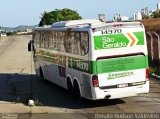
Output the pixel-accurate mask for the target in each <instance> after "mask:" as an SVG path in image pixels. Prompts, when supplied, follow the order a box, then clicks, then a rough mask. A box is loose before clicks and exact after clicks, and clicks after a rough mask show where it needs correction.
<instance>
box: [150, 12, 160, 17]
mask: <svg viewBox="0 0 160 119" xmlns="http://www.w3.org/2000/svg"><path fill="white" fill-rule="evenodd" d="M151 18H160V11H158V12H157V11H155V12H153V13H152V15H151Z"/></svg>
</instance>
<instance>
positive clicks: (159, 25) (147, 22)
mask: <svg viewBox="0 0 160 119" xmlns="http://www.w3.org/2000/svg"><path fill="white" fill-rule="evenodd" d="M141 22H142V23H143V24H144V26H145V28H146V30H150V31H152V30H153V31H160V18H157V19H144V20H142V21H141Z"/></svg>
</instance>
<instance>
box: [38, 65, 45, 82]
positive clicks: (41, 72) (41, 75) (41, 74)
mask: <svg viewBox="0 0 160 119" xmlns="http://www.w3.org/2000/svg"><path fill="white" fill-rule="evenodd" d="M39 74H40V77H41V79H42V80H43V82H45V83H46V80H45V79H44V75H43V70H42V67H39Z"/></svg>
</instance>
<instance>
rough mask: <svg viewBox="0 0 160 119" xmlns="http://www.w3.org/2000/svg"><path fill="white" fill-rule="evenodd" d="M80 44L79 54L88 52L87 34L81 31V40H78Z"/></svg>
mask: <svg viewBox="0 0 160 119" xmlns="http://www.w3.org/2000/svg"><path fill="white" fill-rule="evenodd" d="M80 46H81V55H82V56H83V55H86V54H87V53H88V34H87V33H84V32H81V41H80Z"/></svg>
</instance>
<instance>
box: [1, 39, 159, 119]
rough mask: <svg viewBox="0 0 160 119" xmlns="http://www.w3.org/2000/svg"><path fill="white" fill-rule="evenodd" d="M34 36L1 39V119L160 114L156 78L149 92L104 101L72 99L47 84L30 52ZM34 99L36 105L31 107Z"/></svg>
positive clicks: (58, 88)
mask: <svg viewBox="0 0 160 119" xmlns="http://www.w3.org/2000/svg"><path fill="white" fill-rule="evenodd" d="M30 39H31V36H12V37H6V38H3V39H1V40H0V112H1V113H2V114H0V119H1V118H2V117H3V118H4V117H8V118H10V117H12V118H15V119H17V118H18V119H30V118H31V119H51V118H54V119H57V118H63V119H72V118H73V119H75V118H78V119H79V118H80V119H90V118H93V119H95V118H99V119H102V117H104V115H99V114H101V113H103V114H110V115H109V117H107V116H106V115H105V118H113V117H114V116H115V115H113V114H115V113H120V114H124V113H127V114H128V113H130V115H129V116H130V118H131V117H133V116H135V115H133V114H136V113H160V80H156V79H153V78H151V79H150V93H148V94H141V95H138V96H135V97H129V98H123V99H114V100H100V101H90V100H85V99H83V100H81V101H76V100H73V99H71V98H70V97H69V96H68V94H67V91H66V90H64V89H62V88H60V87H58V86H56V85H54V84H52V83H47V84H45V83H43V81H42V80H41V79H40V78H39V77H38V76H36V75H35V71H34V65H33V61H32V54H31V53H30V52H28V51H27V43H28V42H29V40H30ZM31 98H32V99H34V101H35V104H36V106H32V107H30V106H27V102H28V100H29V99H31ZM121 116H122V117H123V118H124V116H126V115H121ZM152 116H153V115H152ZM154 116H156V117H159V118H160V115H154ZM100 117H101V118H100Z"/></svg>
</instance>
